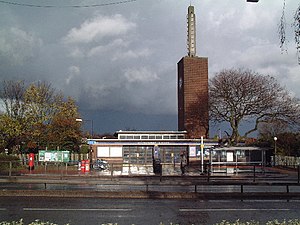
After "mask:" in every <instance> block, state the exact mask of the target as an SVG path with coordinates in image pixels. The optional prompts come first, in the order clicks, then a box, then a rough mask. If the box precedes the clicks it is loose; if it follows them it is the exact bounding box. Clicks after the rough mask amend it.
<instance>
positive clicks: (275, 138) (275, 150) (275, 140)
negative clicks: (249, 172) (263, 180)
mask: <svg viewBox="0 0 300 225" xmlns="http://www.w3.org/2000/svg"><path fill="white" fill-rule="evenodd" d="M276 142H277V137H274V166H275V165H276V153H277V145H276Z"/></svg>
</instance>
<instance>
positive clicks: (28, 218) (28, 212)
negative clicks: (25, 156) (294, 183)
mask: <svg viewBox="0 0 300 225" xmlns="http://www.w3.org/2000/svg"><path fill="white" fill-rule="evenodd" d="M0 218H1V221H4V220H6V221H12V220H19V219H20V218H23V219H24V222H25V224H28V223H29V222H32V221H34V220H35V219H40V220H42V221H50V222H53V223H56V224H59V225H61V224H67V223H69V224H71V225H85V224H89V225H93V224H104V223H118V225H128V224H129V225H131V224H135V225H156V224H157V225H158V224H159V223H160V222H163V223H164V224H165V225H166V224H170V223H173V224H216V223H219V222H221V221H222V220H228V221H235V220H237V219H240V220H242V221H250V220H256V221H260V222H266V221H269V220H273V219H278V220H283V219H287V220H289V219H300V201H298V200H297V201H289V202H287V201H274V200H272V201H257V200H256V201H246V200H244V201H238V200H232V201H229V200H226V201H219V200H214V201H202V200H183V199H181V200H170V199H169V200H165V199H160V200H151V199H98V198H57V197H0Z"/></svg>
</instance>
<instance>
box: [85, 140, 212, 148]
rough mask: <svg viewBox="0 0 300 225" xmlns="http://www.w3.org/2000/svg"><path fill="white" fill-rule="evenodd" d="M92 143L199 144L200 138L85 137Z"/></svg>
mask: <svg viewBox="0 0 300 225" xmlns="http://www.w3.org/2000/svg"><path fill="white" fill-rule="evenodd" d="M87 142H88V143H89V144H92V145H118V146H120V145H139V146H141V145H153V146H154V145H174V146H176V145H178V146H179V145H181V146H182V145H193V146H194V145H200V143H201V139H87ZM216 145H218V143H217V142H216V141H214V140H209V139H204V146H210V147H213V146H216Z"/></svg>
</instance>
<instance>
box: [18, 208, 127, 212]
mask: <svg viewBox="0 0 300 225" xmlns="http://www.w3.org/2000/svg"><path fill="white" fill-rule="evenodd" d="M23 210H24V211H109V212H113V211H115V212H128V211H132V209H111V208H107V209H104V208H99V209H97V208H94V209H88V208H87V209H84V208H77V209H68V208H64V209H57V208H56V209H52V208H23Z"/></svg>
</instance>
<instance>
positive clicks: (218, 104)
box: [209, 69, 300, 143]
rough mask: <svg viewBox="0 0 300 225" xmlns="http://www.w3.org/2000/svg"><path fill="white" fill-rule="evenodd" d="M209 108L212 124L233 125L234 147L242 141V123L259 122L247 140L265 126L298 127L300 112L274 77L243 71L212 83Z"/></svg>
mask: <svg viewBox="0 0 300 225" xmlns="http://www.w3.org/2000/svg"><path fill="white" fill-rule="evenodd" d="M209 107H210V119H211V120H212V121H215V122H223V121H225V122H228V123H229V124H230V126H231V129H232V134H231V140H232V141H233V142H234V143H237V142H238V141H239V140H240V138H241V136H240V134H239V127H240V124H241V122H242V121H255V122H254V125H253V128H252V129H250V130H248V131H247V132H246V133H245V135H244V136H243V137H247V136H248V135H249V134H251V133H252V132H254V131H256V130H257V129H258V125H259V124H260V123H263V122H264V123H270V122H272V121H275V120H280V121H282V122H284V123H287V124H297V123H298V118H299V112H300V108H299V101H298V100H297V99H295V98H292V97H291V96H290V95H289V93H288V92H287V91H286V90H285V89H284V88H283V87H281V86H280V85H279V84H278V83H277V81H276V80H275V79H274V78H273V77H271V76H264V75H261V74H258V73H255V72H253V71H251V70H243V69H229V70H223V71H221V72H220V73H217V74H216V76H215V77H213V78H212V79H210V81H209Z"/></svg>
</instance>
